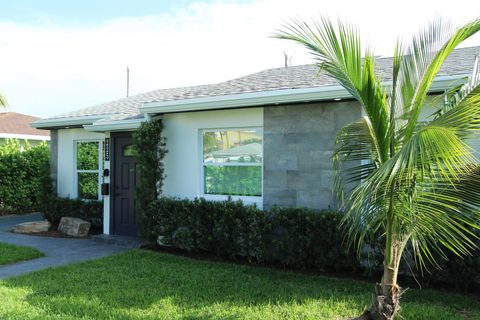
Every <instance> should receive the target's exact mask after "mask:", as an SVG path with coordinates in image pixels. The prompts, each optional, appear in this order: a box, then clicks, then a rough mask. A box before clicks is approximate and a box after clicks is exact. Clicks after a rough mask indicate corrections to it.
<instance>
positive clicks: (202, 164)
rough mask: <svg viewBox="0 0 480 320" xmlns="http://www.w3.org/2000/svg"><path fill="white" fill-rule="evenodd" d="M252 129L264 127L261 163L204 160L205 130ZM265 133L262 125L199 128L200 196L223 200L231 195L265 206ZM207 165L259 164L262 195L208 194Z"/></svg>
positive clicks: (248, 202) (235, 198) (236, 198)
mask: <svg viewBox="0 0 480 320" xmlns="http://www.w3.org/2000/svg"><path fill="white" fill-rule="evenodd" d="M252 129H262V162H261V163H244V162H237V163H231V162H226V163H205V162H204V154H203V134H204V133H205V132H218V131H241V130H252ZM263 139H264V134H263V127H261V126H245V127H219V128H204V129H200V130H199V151H200V159H199V163H200V197H202V198H205V199H207V200H213V201H223V200H227V199H228V198H229V197H230V198H231V199H232V200H242V201H243V202H244V203H246V204H256V205H257V206H258V207H259V208H262V207H263V161H264V152H263V150H264V144H263V143H264V140H263ZM205 166H219V167H220V166H221V167H226V166H233V167H239V166H249V167H251V166H258V167H261V169H262V170H261V172H262V174H261V180H262V181H261V192H262V195H261V196H241V195H224V194H208V193H205Z"/></svg>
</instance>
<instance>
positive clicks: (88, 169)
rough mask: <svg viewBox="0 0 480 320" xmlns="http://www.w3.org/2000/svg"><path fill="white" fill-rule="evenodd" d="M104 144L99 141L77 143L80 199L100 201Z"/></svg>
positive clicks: (77, 173)
mask: <svg viewBox="0 0 480 320" xmlns="http://www.w3.org/2000/svg"><path fill="white" fill-rule="evenodd" d="M101 146H102V144H101V143H100V142H99V141H77V142H76V148H75V149H76V169H77V170H76V171H77V172H76V177H77V190H78V194H77V196H78V198H80V199H86V200H96V199H100V198H101V197H100V192H99V191H100V183H101V172H102V150H101Z"/></svg>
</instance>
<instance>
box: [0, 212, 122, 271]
mask: <svg viewBox="0 0 480 320" xmlns="http://www.w3.org/2000/svg"><path fill="white" fill-rule="evenodd" d="M38 220H42V216H41V215H40V214H38V213H37V214H29V215H23V216H5V217H0V242H7V243H12V244H17V245H23V246H30V247H34V248H36V249H38V250H40V251H42V252H43V253H45V257H43V258H39V259H34V260H29V261H24V262H18V263H15V264H10V265H6V266H0V279H5V278H8V277H13V276H18V275H21V274H24V273H28V272H32V271H36V270H41V269H45V268H49V267H54V266H60V265H64V264H68V263H72V262H79V261H84V260H88V259H95V258H100V257H104V256H108V255H112V254H115V253H119V252H123V251H126V250H128V249H129V247H128V246H120V245H112V244H109V243H102V242H98V241H94V240H93V239H71V238H51V237H38V236H30V235H22V234H15V233H12V232H9V230H10V229H11V228H12V227H13V226H14V225H16V224H18V223H21V222H26V221H38Z"/></svg>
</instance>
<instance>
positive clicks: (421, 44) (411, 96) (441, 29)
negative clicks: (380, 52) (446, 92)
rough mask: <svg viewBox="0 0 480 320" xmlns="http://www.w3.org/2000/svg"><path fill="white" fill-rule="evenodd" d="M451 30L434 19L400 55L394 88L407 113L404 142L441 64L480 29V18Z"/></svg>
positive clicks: (414, 123) (416, 119) (416, 120)
mask: <svg viewBox="0 0 480 320" xmlns="http://www.w3.org/2000/svg"><path fill="white" fill-rule="evenodd" d="M451 30H452V29H451V28H450V25H449V24H448V23H445V22H444V21H442V20H441V19H438V20H436V21H435V22H434V23H432V24H430V25H429V26H428V27H427V28H426V29H424V30H422V31H421V32H420V33H419V34H418V35H417V36H414V37H413V40H412V43H411V44H410V45H409V47H408V48H409V49H408V50H407V52H406V54H405V55H404V62H403V63H402V67H401V76H400V78H401V81H399V83H398V87H397V88H395V90H397V91H399V92H401V95H400V96H401V99H400V100H399V99H397V103H398V101H401V102H402V105H403V108H404V112H406V113H408V114H409V116H408V122H407V125H406V126H405V131H404V140H406V141H408V140H409V139H410V137H411V136H412V135H413V134H414V132H415V127H416V123H417V122H418V119H419V116H420V113H421V111H422V107H423V106H424V104H425V99H426V97H427V94H428V92H429V90H430V87H431V85H432V83H433V81H434V79H435V77H436V76H437V74H438V72H439V71H440V68H441V67H442V65H443V63H444V62H445V60H446V59H447V58H448V57H449V55H450V54H451V53H452V52H453V50H454V49H455V48H456V47H457V46H458V45H459V44H460V43H461V42H463V41H464V40H466V39H468V38H469V37H471V36H472V35H474V34H475V33H477V32H478V31H480V18H477V19H476V20H474V21H472V22H470V23H467V24H466V25H464V26H463V27H461V28H458V29H456V30H455V31H451Z"/></svg>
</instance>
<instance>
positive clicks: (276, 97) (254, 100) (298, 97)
mask: <svg viewBox="0 0 480 320" xmlns="http://www.w3.org/2000/svg"><path fill="white" fill-rule="evenodd" d="M466 77H468V74H459V75H452V76H440V77H437V78H436V79H435V81H434V83H433V84H432V87H431V90H430V92H432V93H433V92H439V91H443V90H447V89H451V88H454V87H455V86H458V85H459V84H461V83H463V82H465V79H466ZM385 85H386V86H387V87H388V86H391V82H386V83H385ZM348 98H352V96H351V95H350V94H349V93H348V92H347V90H345V89H344V88H343V87H342V86H339V85H331V86H321V87H310V88H298V89H281V90H270V91H259V92H251V93H239V94H231V95H221V96H211V97H202V98H192V99H183V100H173V101H156V102H148V103H145V104H144V105H143V106H142V107H141V108H140V112H141V113H144V114H158V113H174V112H187V111H206V110H216V109H232V108H244V107H257V106H265V105H276V104H286V103H298V102H312V101H326V100H334V99H348Z"/></svg>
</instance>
